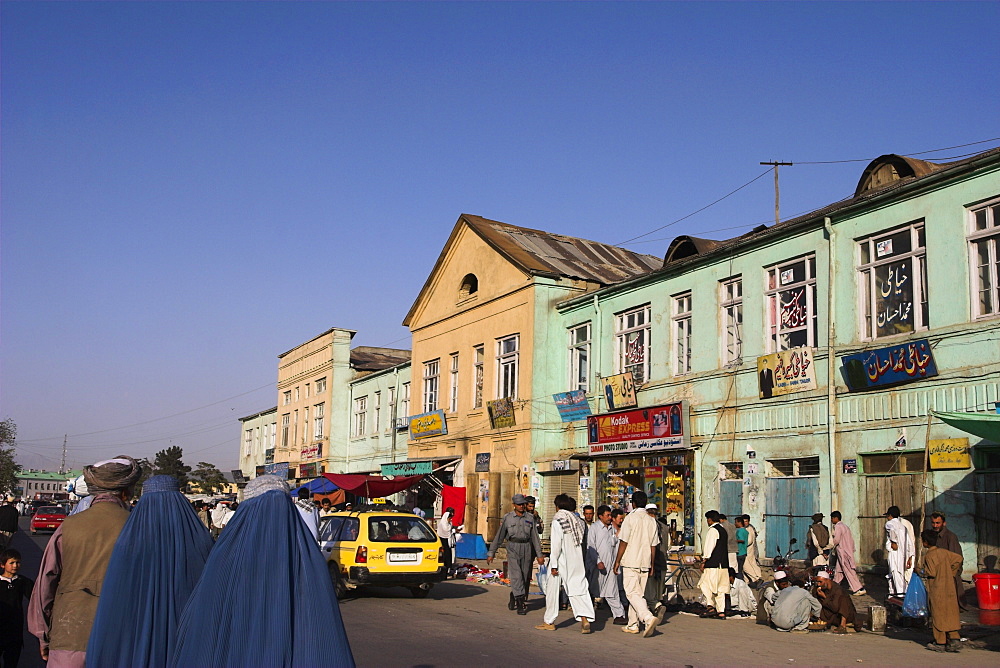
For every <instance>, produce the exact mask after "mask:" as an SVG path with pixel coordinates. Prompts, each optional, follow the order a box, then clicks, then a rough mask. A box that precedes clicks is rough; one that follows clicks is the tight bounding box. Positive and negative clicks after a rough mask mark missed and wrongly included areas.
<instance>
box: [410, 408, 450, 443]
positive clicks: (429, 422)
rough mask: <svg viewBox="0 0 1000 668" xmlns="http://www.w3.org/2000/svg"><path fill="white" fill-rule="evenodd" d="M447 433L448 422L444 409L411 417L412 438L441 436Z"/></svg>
mask: <svg viewBox="0 0 1000 668" xmlns="http://www.w3.org/2000/svg"><path fill="white" fill-rule="evenodd" d="M447 433H448V423H447V422H446V421H445V418H444V411H434V412H433V413H423V414H422V415H414V416H413V417H411V418H410V438H412V439H417V438H425V437H427V436H441V435H442V434H447Z"/></svg>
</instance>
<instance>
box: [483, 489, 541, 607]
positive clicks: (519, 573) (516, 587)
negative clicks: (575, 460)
mask: <svg viewBox="0 0 1000 668" xmlns="http://www.w3.org/2000/svg"><path fill="white" fill-rule="evenodd" d="M511 501H512V502H513V504H514V510H512V511H511V512H509V513H507V514H506V515H504V516H503V519H502V520H501V521H500V529H499V530H498V531H497V533H496V535H495V536H493V542H492V543H490V549H489V550H488V551H487V552H486V564H487V565H489V564H491V563H493V557H495V556H496V553H497V550H498V549H499V548H500V545H501V544H503V542H504V541H507V577H508V578H509V579H510V601H509V602H508V603H507V609H508V610H517V614H519V615H526V614H528V607H527V596H528V585H529V583H530V582H531V560H532V559H533V558H534V559H537V560H538V564H539V565H541V564H544V563H545V559H544V558H543V557H542V541H541V540H539V538H538V530H537V528H536V527H535V517H534V515H532V514H530V513H528V512H527V506H528V500H527V499H526V498H525V497H524V495H523V494H515V495H514V496H513V498H512V499H511Z"/></svg>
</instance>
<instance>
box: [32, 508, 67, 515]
mask: <svg viewBox="0 0 1000 668" xmlns="http://www.w3.org/2000/svg"><path fill="white" fill-rule="evenodd" d="M38 514H39V515H65V514H66V510H65V509H64V508H60V507H59V506H42V507H41V508H39V509H38Z"/></svg>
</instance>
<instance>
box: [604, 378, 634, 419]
mask: <svg viewBox="0 0 1000 668" xmlns="http://www.w3.org/2000/svg"><path fill="white" fill-rule="evenodd" d="M601 382H602V383H603V384H604V398H605V399H607V400H608V410H609V411H617V410H621V409H622V408H633V407H635V406H638V405H639V404H638V403H637V402H636V399H635V382H634V381H633V380H632V372H631V371H629V372H626V373H620V374H618V375H617V376H608V377H607V378H602V379H601Z"/></svg>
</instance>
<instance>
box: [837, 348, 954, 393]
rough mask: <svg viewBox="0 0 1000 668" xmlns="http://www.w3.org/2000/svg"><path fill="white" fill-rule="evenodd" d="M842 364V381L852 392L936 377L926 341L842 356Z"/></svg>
mask: <svg viewBox="0 0 1000 668" xmlns="http://www.w3.org/2000/svg"><path fill="white" fill-rule="evenodd" d="M843 364H844V366H843V368H842V373H843V375H844V381H845V382H846V383H847V387H848V389H849V390H851V391H852V392H854V391H857V390H867V389H869V388H872V387H884V386H886V385H899V384H900V383H911V382H913V381H915V380H920V379H922V378H931V377H933V376H936V375H938V371H937V366H936V365H935V364H934V355H933V354H932V353H931V344H930V343H929V342H928V341H927V339H920V340H919V341H910V342H909V343H900V344H898V345H895V346H888V347H886V348H876V349H875V350H867V351H865V352H863V353H857V354H855V355H846V356H845V357H844V359H843Z"/></svg>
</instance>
